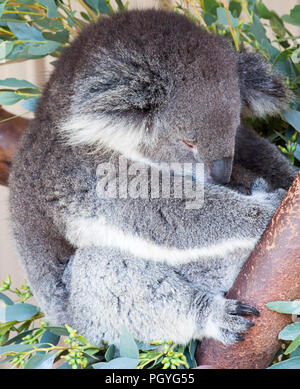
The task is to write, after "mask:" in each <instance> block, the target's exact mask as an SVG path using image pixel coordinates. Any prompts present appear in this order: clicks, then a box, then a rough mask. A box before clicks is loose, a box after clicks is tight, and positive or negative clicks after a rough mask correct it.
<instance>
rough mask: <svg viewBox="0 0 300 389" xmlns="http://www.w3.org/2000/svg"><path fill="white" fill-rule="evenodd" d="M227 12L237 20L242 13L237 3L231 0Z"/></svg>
mask: <svg viewBox="0 0 300 389" xmlns="http://www.w3.org/2000/svg"><path fill="white" fill-rule="evenodd" d="M229 11H230V12H231V13H232V15H233V16H234V17H236V18H238V17H239V16H240V14H241V12H242V6H241V4H240V3H239V2H238V1H234V0H231V1H230V3H229Z"/></svg>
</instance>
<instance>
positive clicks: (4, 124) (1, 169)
mask: <svg viewBox="0 0 300 389" xmlns="http://www.w3.org/2000/svg"><path fill="white" fill-rule="evenodd" d="M11 117H14V115H12V114H11V113H9V112H7V111H5V110H4V109H3V108H1V106H0V184H2V185H7V180H8V175H9V169H10V165H11V160H12V157H13V155H14V153H15V151H16V149H17V145H18V142H19V139H20V136H21V134H22V133H23V131H24V130H25V129H26V128H27V126H28V124H29V122H30V120H28V119H24V118H21V117H15V118H13V119H9V118H11ZM8 119H9V120H8Z"/></svg>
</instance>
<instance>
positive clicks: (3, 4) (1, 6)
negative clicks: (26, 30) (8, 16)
mask: <svg viewBox="0 0 300 389" xmlns="http://www.w3.org/2000/svg"><path fill="white" fill-rule="evenodd" d="M7 1H8V0H6V1H4V3H1V4H0V18H1V16H2V14H3V11H4V8H5V6H6V3H7Z"/></svg>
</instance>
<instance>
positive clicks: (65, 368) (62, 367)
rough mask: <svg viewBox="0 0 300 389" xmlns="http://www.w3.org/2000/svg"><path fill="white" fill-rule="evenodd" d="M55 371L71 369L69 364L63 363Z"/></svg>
mask: <svg viewBox="0 0 300 389" xmlns="http://www.w3.org/2000/svg"><path fill="white" fill-rule="evenodd" d="M57 369H60V370H69V369H72V365H70V364H69V362H65V363H63V364H62V365H60V366H58V368H57Z"/></svg>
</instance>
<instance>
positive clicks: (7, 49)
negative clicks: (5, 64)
mask: <svg viewBox="0 0 300 389" xmlns="http://www.w3.org/2000/svg"><path fill="white" fill-rule="evenodd" d="M13 48H14V42H11V41H3V40H1V39H0V60H1V59H4V58H6V57H7V56H8V55H9V54H10V53H11V52H12V49H13Z"/></svg>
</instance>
